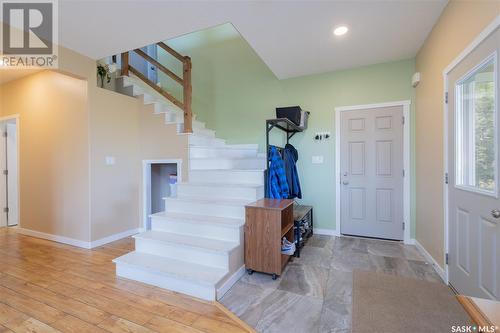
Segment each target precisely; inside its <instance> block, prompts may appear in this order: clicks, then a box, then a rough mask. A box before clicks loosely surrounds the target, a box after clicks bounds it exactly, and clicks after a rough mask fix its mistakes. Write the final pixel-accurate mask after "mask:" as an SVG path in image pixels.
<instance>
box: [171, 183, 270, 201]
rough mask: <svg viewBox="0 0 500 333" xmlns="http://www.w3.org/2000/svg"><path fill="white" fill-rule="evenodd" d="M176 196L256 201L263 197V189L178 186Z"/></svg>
mask: <svg viewBox="0 0 500 333" xmlns="http://www.w3.org/2000/svg"><path fill="white" fill-rule="evenodd" d="M177 195H178V196H194V197H206V198H221V199H224V198H227V199H248V200H253V201H255V200H257V199H260V198H262V197H263V196H264V187H263V186H262V187H255V188H251V187H224V186H213V185H209V186H201V185H190V184H189V183H188V184H178V185H177Z"/></svg>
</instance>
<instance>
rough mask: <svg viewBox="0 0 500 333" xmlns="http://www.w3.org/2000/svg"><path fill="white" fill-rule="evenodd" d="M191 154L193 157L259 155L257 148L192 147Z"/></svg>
mask: <svg viewBox="0 0 500 333" xmlns="http://www.w3.org/2000/svg"><path fill="white" fill-rule="evenodd" d="M189 156H190V157H191V158H219V157H222V158H224V157H226V158H231V157H235V158H239V157H257V150H253V149H224V148H217V149H214V148H200V147H190V148H189Z"/></svg>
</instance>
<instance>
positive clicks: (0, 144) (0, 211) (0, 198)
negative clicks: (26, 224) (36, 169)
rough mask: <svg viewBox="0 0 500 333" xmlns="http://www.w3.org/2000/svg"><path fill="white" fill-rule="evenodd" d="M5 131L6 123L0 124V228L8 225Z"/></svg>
mask: <svg viewBox="0 0 500 333" xmlns="http://www.w3.org/2000/svg"><path fill="white" fill-rule="evenodd" d="M5 131H6V123H5V122H0V227H5V226H7V224H8V218H7V217H8V216H7V212H6V211H5V210H4V209H5V208H7V176H5V175H4V170H6V169H7V143H6V140H5V136H4V135H3V133H5Z"/></svg>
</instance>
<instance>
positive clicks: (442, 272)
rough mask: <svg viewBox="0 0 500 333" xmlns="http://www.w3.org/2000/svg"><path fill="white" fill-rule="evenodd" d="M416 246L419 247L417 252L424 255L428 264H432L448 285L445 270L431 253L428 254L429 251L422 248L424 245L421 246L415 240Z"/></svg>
mask: <svg viewBox="0 0 500 333" xmlns="http://www.w3.org/2000/svg"><path fill="white" fill-rule="evenodd" d="M415 246H416V247H417V250H418V251H419V252H420V254H422V256H423V257H424V258H425V260H427V261H428V262H430V263H431V264H432V266H433V267H434V270H435V271H436V273H437V274H438V275H439V276H440V277H441V279H442V280H443V281H444V283H447V281H446V273H445V271H444V269H443V268H442V267H441V266H439V264H438V263H437V261H436V260H435V259H434V258H433V257H432V256H431V255H430V253H429V252H427V250H426V249H425V248H424V247H423V246H422V244H420V243H419V241H418V240H416V239H415Z"/></svg>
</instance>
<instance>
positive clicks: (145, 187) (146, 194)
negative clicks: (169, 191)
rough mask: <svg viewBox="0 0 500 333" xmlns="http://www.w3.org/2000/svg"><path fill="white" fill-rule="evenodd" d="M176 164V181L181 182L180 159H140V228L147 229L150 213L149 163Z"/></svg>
mask: <svg viewBox="0 0 500 333" xmlns="http://www.w3.org/2000/svg"><path fill="white" fill-rule="evenodd" d="M152 164H176V165H177V183H180V182H182V159H180V158H179V159H166V160H143V161H142V230H147V226H148V217H149V215H150V214H151V165H152Z"/></svg>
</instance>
